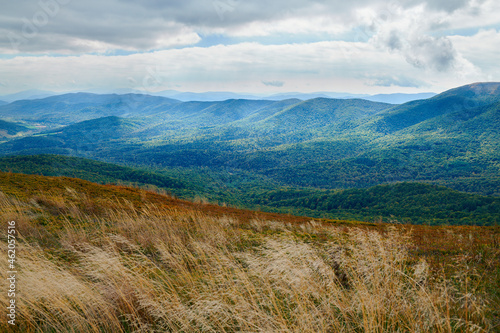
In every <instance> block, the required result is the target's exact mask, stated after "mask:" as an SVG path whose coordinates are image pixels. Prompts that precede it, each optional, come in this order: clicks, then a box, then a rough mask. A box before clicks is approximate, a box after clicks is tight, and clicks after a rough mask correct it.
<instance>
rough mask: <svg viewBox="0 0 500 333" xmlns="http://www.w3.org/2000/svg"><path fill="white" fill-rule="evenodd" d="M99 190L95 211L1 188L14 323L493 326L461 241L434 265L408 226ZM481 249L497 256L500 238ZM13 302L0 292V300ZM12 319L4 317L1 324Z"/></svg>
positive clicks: (109, 328) (310, 328) (103, 328)
mask: <svg viewBox="0 0 500 333" xmlns="http://www.w3.org/2000/svg"><path fill="white" fill-rule="evenodd" d="M73 194H74V195H73V199H74V198H75V197H77V196H78V193H73ZM81 200H83V201H84V202H87V204H88V205H90V201H91V199H89V198H86V197H85V198H84V197H82V198H81ZM85 200H87V201H85ZM107 200H108V201H101V202H100V207H99V209H98V210H95V209H86V208H85V207H86V206H85V205H83V206H81V205H80V206H79V205H77V204H74V203H71V202H67V201H66V200H65V199H64V197H49V196H44V194H39V195H37V196H36V198H35V199H32V200H31V201H30V200H24V201H20V200H16V199H13V198H9V197H6V196H0V211H1V212H2V213H1V214H0V218H1V219H2V221H7V220H15V221H16V222H17V230H18V232H19V234H20V235H21V236H22V238H21V239H19V243H18V251H17V253H18V255H17V260H18V261H17V265H18V267H17V268H18V271H19V279H18V291H19V292H18V295H17V301H18V325H17V327H16V328H17V329H18V330H19V331H22V332H487V331H494V330H495V327H494V325H495V323H496V322H495V320H497V319H498V318H495V317H494V315H492V313H493V312H492V310H491V308H490V307H491V304H489V303H488V302H489V299H488V293H484V292H482V289H481V288H479V286H480V285H484V283H485V281H484V280H481V274H479V273H478V272H476V271H474V269H473V268H472V267H471V265H470V260H471V259H470V258H468V257H467V255H466V254H461V253H458V254H457V255H455V256H453V258H454V260H455V261H456V265H455V266H454V267H451V268H450V267H448V266H447V271H446V272H445V271H440V270H439V269H436V267H437V266H432V265H431V263H429V262H428V261H427V260H426V259H425V258H424V257H423V256H417V255H415V251H414V246H415V243H414V242H415V241H414V237H413V234H412V233H411V231H409V229H407V228H400V227H394V226H381V227H379V228H371V229H370V228H367V227H363V226H356V225H353V226H345V225H344V226H342V225H332V224H325V223H319V222H314V221H311V222H307V223H288V222H283V221H278V220H276V221H271V220H262V219H254V220H252V221H251V222H250V223H248V222H245V221H242V220H240V219H238V218H235V217H231V216H222V217H221V216H218V217H217V216H212V215H210V214H204V213H203V212H202V211H195V210H191V211H189V210H182V209H179V208H177V207H173V206H170V207H168V206H160V205H153V204H147V203H146V204H144V205H142V207H134V206H133V205H132V204H131V203H130V202H126V201H123V200H118V199H116V200H112V199H107ZM49 206H50V207H49ZM96 211H97V213H96ZM1 241H2V245H3V246H4V248H6V239H5V237H3V238H2V240H1ZM488 251H489V252H488V255H487V256H488V258H489V260H493V262H498V258H499V255H498V252H499V251H498V248H494V247H491V248H490V249H489V250H488ZM484 255H485V256H486V254H484ZM2 260H3V261H4V266H3V267H6V256H2ZM495 260H496V261H495ZM442 267H444V266H442ZM1 274H2V276H1V281H2V282H1V283H2V288H3V290H5V289H4V287H6V283H7V282H6V281H7V280H6V276H5V274H6V269H3V270H2V273H1ZM7 302H8V298H7V295H6V293H2V294H1V296H0V304H1V305H0V306H2V307H3V308H5V307H6V306H7ZM8 326H9V325H8V324H7V323H6V320H2V321H1V323H0V330H1V331H7V330H8V329H9V327H8Z"/></svg>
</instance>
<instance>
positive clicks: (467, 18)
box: [0, 0, 500, 95]
mask: <svg viewBox="0 0 500 333" xmlns="http://www.w3.org/2000/svg"><path fill="white" fill-rule="evenodd" d="M0 1H1V2H0V3H1V8H2V10H1V12H0V95H2V94H8V93H14V92H18V91H22V90H28V89H43V90H51V91H76V90H92V89H93V90H99V89H139V90H145V91H160V90H167V89H174V90H180V91H194V92H204V91H235V92H249V93H278V92H291V91H294V92H295V91H300V92H316V91H330V92H350V93H390V92H408V93H412V92H424V91H425V92H427V91H433V92H440V91H443V90H446V89H449V88H452V87H456V86H459V85H463V84H467V83H471V82H476V81H500V66H499V63H498V59H499V57H498V54H499V51H500V15H499V14H498V13H500V1H498V0H399V1H385V0H384V1H382V0H357V1H345V0H316V1H306V0H245V1H243V0H180V1H172V0H86V1H77V0H20V1H8V0H0Z"/></svg>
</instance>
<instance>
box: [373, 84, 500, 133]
mask: <svg viewBox="0 0 500 333" xmlns="http://www.w3.org/2000/svg"><path fill="white" fill-rule="evenodd" d="M497 101H500V83H494V82H492V83H475V84H471V85H467V86H463V87H459V88H455V89H451V90H448V91H445V92H443V93H441V94H439V95H437V96H435V97H432V98H429V99H425V100H420V101H413V102H409V103H406V104H403V105H399V106H396V107H394V108H393V109H391V110H390V111H388V112H386V113H384V114H383V115H380V116H379V117H378V118H375V120H374V121H373V122H372V123H371V124H369V128H371V129H373V130H375V131H377V132H382V133H392V132H396V131H399V130H402V129H404V128H407V127H410V126H413V125H416V124H418V123H420V122H422V121H425V120H427V119H431V118H434V117H438V116H441V115H444V114H447V113H452V112H456V111H462V110H472V109H474V108H477V107H482V106H486V105H489V104H492V103H495V102H497Z"/></svg>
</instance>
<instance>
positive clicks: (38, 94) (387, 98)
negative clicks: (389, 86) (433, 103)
mask: <svg viewBox="0 0 500 333" xmlns="http://www.w3.org/2000/svg"><path fill="white" fill-rule="evenodd" d="M78 92H87V93H93V94H98V95H112V94H117V95H127V94H138V95H150V96H158V97H167V98H171V99H176V100H179V101H182V102H190V101H199V102H217V101H223V100H227V99H259V100H273V101H279V100H283V99H291V98H296V99H300V100H308V99H312V98H318V97H322V98H340V99H349V98H363V99H366V100H370V101H373V102H383V103H391V104H401V103H406V102H409V101H413V100H418V99H424V98H430V97H433V96H435V95H436V94H435V93H430V92H429V93H415V94H403V93H395V94H377V95H368V94H350V93H336V92H313V93H300V92H287V93H278V94H271V95H266V94H245V93H234V92H228V91H220V92H219V91H214V92H202V93H195V92H182V91H177V90H163V91H158V92H152V91H145V90H138V89H108V90H105V89H91V90H86V91H78ZM69 93H76V92H69ZM56 95H63V93H56V92H52V91H46V90H37V89H33V90H26V91H21V92H18V93H15V94H9V95H4V96H0V100H1V101H0V105H2V104H4V103H11V102H14V101H18V100H25V99H28V100H32V99H41V98H45V97H50V96H56Z"/></svg>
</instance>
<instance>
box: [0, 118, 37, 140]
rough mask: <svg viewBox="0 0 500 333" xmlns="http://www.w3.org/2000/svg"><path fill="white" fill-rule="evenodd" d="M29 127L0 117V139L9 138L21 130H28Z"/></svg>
mask: <svg viewBox="0 0 500 333" xmlns="http://www.w3.org/2000/svg"><path fill="white" fill-rule="evenodd" d="M29 130H30V129H29V128H27V127H26V126H23V125H19V124H16V123H13V122H10V121H4V120H1V119H0V139H5V138H10V137H12V136H14V135H16V134H18V133H21V132H28V131H29Z"/></svg>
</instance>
